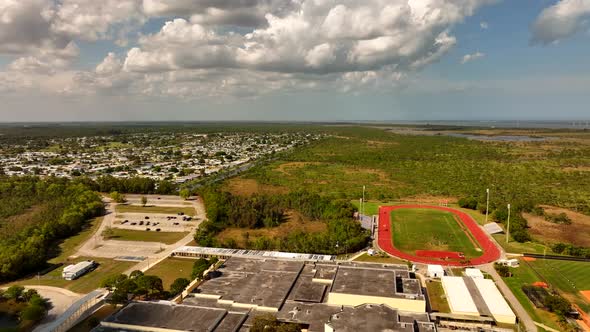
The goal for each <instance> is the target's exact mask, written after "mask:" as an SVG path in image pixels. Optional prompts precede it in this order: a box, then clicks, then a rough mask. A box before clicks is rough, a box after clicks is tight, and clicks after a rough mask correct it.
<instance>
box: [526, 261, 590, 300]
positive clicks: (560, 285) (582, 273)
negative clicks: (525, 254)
mask: <svg viewBox="0 0 590 332" xmlns="http://www.w3.org/2000/svg"><path fill="white" fill-rule="evenodd" d="M528 264H529V265H530V266H531V267H532V268H533V269H534V270H535V271H537V272H538V273H539V274H541V275H542V276H543V277H544V278H545V279H546V281H547V282H548V283H549V284H550V285H551V286H552V287H555V288H557V289H558V290H559V291H560V292H561V293H562V295H564V296H566V297H567V298H568V299H569V300H571V301H574V302H575V303H576V304H578V305H579V306H580V307H581V308H582V309H583V310H585V311H587V312H590V303H589V302H588V301H587V300H585V299H584V298H583V297H582V296H581V294H580V291H582V290H590V263H588V262H570V261H558V260H550V259H538V260H536V261H532V262H528Z"/></svg>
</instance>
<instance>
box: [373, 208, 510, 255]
mask: <svg viewBox="0 0 590 332" xmlns="http://www.w3.org/2000/svg"><path fill="white" fill-rule="evenodd" d="M416 208H421V209H435V210H442V211H447V212H451V213H453V214H455V215H456V216H458V217H459V220H461V222H462V223H463V224H464V225H465V226H466V227H467V229H469V231H470V232H471V234H472V235H473V237H474V238H475V240H476V241H477V242H478V243H479V247H480V248H481V249H482V250H483V255H481V256H479V257H477V258H473V259H471V260H470V261H469V262H457V261H443V260H436V259H429V258H426V257H418V256H415V255H410V254H407V253H405V252H402V251H400V250H399V249H397V248H396V247H395V246H394V245H393V238H392V236H391V223H390V221H391V217H390V215H391V211H393V210H397V209H416ZM377 236H378V240H377V243H378V244H379V247H380V248H381V250H383V251H385V252H387V253H389V254H390V255H393V256H396V257H399V258H401V259H405V260H409V261H411V262H416V263H423V264H439V265H452V266H469V265H481V264H486V263H489V262H493V261H495V260H497V259H499V258H500V250H499V249H498V247H497V246H496V244H495V243H494V242H492V240H490V238H489V237H488V235H487V234H486V233H485V232H484V231H483V229H481V228H480V227H479V226H478V225H477V224H476V223H475V221H474V220H473V219H472V218H471V217H470V216H469V215H468V214H467V213H464V212H461V211H458V210H455V209H451V208H448V207H444V206H431V205H420V204H408V205H396V206H381V207H379V229H378V232H377Z"/></svg>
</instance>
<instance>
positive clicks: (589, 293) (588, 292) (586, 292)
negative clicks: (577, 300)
mask: <svg viewBox="0 0 590 332" xmlns="http://www.w3.org/2000/svg"><path fill="white" fill-rule="evenodd" d="M580 294H582V296H583V297H584V298H586V300H588V302H590V290H583V291H580Z"/></svg>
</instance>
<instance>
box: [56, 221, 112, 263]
mask: <svg viewBox="0 0 590 332" xmlns="http://www.w3.org/2000/svg"><path fill="white" fill-rule="evenodd" d="M102 218H103V217H98V218H94V219H92V220H90V221H89V222H88V224H87V225H86V227H85V228H84V229H83V230H82V231H80V233H78V234H76V235H74V236H71V237H69V238H67V239H65V240H63V241H62V242H61V243H60V244H59V245H58V248H57V249H56V255H57V256H56V257H54V258H52V259H50V260H49V263H54V264H55V263H60V262H64V261H66V260H67V259H68V257H70V256H72V255H74V254H75V253H76V251H77V250H78V248H79V247H80V246H81V245H82V244H84V242H86V240H88V239H89V238H90V237H91V236H92V235H94V233H96V231H97V230H98V228H99V227H100V223H101V222H102Z"/></svg>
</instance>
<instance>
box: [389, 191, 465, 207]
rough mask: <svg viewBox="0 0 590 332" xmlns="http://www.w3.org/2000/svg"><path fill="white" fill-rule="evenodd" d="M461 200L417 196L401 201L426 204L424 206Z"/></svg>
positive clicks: (448, 197)
mask: <svg viewBox="0 0 590 332" xmlns="http://www.w3.org/2000/svg"><path fill="white" fill-rule="evenodd" d="M458 200H459V199H458V198H457V197H453V196H435V195H428V194H423V195H416V196H408V197H404V198H402V199H400V201H402V202H411V203H424V204H435V205H438V204H439V203H440V202H444V201H446V202H447V203H448V204H454V203H457V201H458Z"/></svg>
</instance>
